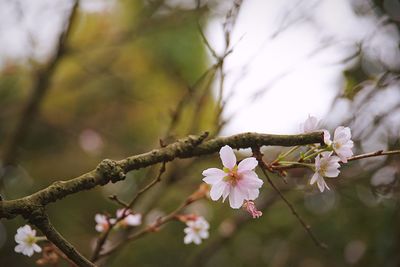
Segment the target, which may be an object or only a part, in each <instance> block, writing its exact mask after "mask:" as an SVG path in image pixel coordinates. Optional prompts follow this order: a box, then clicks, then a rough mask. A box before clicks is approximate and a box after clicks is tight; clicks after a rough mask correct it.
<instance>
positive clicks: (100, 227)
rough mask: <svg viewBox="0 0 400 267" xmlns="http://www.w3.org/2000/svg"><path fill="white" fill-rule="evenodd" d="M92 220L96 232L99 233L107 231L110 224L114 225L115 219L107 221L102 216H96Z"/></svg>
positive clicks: (104, 216)
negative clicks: (94, 223) (94, 222)
mask: <svg viewBox="0 0 400 267" xmlns="http://www.w3.org/2000/svg"><path fill="white" fill-rule="evenodd" d="M94 220H95V221H96V227H95V228H96V231H97V232H100V233H102V232H105V231H107V230H108V228H109V227H110V223H115V219H109V218H108V217H107V216H106V215H104V214H96V215H95V216H94Z"/></svg>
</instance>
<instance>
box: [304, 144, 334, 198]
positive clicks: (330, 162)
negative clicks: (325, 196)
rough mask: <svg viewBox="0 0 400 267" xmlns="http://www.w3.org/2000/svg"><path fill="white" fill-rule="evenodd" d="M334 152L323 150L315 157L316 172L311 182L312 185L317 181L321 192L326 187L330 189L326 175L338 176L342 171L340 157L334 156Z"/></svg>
mask: <svg viewBox="0 0 400 267" xmlns="http://www.w3.org/2000/svg"><path fill="white" fill-rule="evenodd" d="M332 154H333V152H332V151H331V152H322V153H321V154H319V155H317V157H316V158H315V173H314V175H313V176H312V178H311V180H310V184H311V185H312V184H314V183H315V182H317V185H318V188H319V190H320V191H321V192H323V191H324V190H325V188H327V189H328V190H330V188H329V187H328V185H327V184H326V182H325V180H324V177H337V176H338V175H339V173H340V171H339V167H340V164H339V161H340V158H339V157H336V156H332ZM321 156H322V157H321Z"/></svg>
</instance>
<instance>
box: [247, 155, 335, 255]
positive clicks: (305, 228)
mask: <svg viewBox="0 0 400 267" xmlns="http://www.w3.org/2000/svg"><path fill="white" fill-rule="evenodd" d="M253 154H254V156H255V157H256V159H257V161H258V163H259V166H260V167H261V171H262V173H263V174H264V176H265V178H266V179H267V181H268V183H269V184H270V185H271V187H272V188H273V189H274V190H275V191H276V193H277V194H278V195H279V197H280V198H281V199H282V200H283V201H284V202H285V203H286V205H287V206H288V207H289V209H290V210H291V211H292V213H293V215H294V216H295V217H296V218H297V220H298V221H299V222H300V223H301V225H302V226H303V228H304V230H306V232H307V233H308V235H309V236H310V237H311V239H312V240H313V241H314V243H315V245H317V246H318V247H320V248H323V249H327V245H326V244H324V243H321V242H320V241H319V240H318V239H317V237H316V236H315V235H314V233H313V232H312V230H311V227H310V225H308V224H307V223H306V222H305V221H304V220H303V219H302V218H301V217H300V215H299V213H298V212H297V211H296V209H295V208H294V206H293V205H292V203H290V201H289V200H288V199H287V198H286V197H285V196H284V195H283V194H282V192H281V191H280V190H279V188H278V187H277V186H276V185H275V184H274V183H273V182H272V180H271V179H270V178H269V175H268V173H267V171H266V169H267V164H266V163H265V162H264V160H263V159H262V156H263V155H262V154H261V151H260V149H259V148H253Z"/></svg>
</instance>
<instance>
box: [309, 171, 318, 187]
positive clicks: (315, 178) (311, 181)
mask: <svg viewBox="0 0 400 267" xmlns="http://www.w3.org/2000/svg"><path fill="white" fill-rule="evenodd" d="M319 177H320V175H319V174H318V172H316V173H314V175H313V176H312V177H311V180H310V184H311V185H313V184H314V183H315V182H316V181H317V180H318V178H319Z"/></svg>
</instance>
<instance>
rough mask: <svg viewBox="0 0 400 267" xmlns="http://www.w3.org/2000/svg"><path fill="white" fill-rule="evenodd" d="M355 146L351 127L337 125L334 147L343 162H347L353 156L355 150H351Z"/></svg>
mask: <svg viewBox="0 0 400 267" xmlns="http://www.w3.org/2000/svg"><path fill="white" fill-rule="evenodd" d="M353 146H354V143H353V141H352V140H351V130H350V128H349V127H343V126H339V127H337V128H336V130H335V133H334V135H333V142H332V148H333V150H334V151H335V153H336V154H337V155H338V156H339V158H340V159H341V161H342V162H343V163H347V159H348V158H349V157H351V156H353V151H352V150H351V149H352V148H353Z"/></svg>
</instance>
